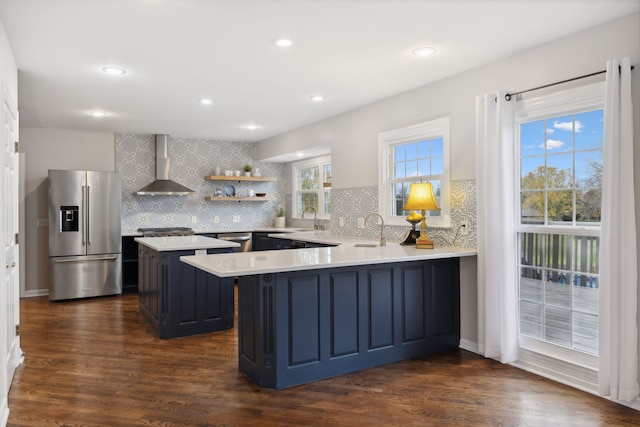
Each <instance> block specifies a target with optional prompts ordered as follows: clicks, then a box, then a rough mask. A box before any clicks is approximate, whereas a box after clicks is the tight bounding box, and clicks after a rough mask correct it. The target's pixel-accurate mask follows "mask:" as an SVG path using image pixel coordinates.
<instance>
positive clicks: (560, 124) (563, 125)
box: [553, 120, 584, 133]
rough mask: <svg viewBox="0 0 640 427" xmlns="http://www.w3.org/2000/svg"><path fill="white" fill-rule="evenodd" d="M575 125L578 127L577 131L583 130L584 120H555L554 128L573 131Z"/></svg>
mask: <svg viewBox="0 0 640 427" xmlns="http://www.w3.org/2000/svg"><path fill="white" fill-rule="evenodd" d="M574 125H575V129H576V133H580V132H582V128H583V127H584V125H583V124H582V122H580V120H575V121H573V122H559V121H557V120H556V121H555V122H553V127H554V129H560V130H568V131H572V130H573V127H574Z"/></svg>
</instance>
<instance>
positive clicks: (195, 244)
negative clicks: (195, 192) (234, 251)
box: [134, 235, 240, 252]
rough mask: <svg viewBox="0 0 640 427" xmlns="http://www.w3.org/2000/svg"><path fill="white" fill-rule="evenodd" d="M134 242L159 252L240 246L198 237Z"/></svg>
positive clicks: (169, 237)
mask: <svg viewBox="0 0 640 427" xmlns="http://www.w3.org/2000/svg"><path fill="white" fill-rule="evenodd" d="M134 240H135V241H136V242H138V243H141V244H143V245H145V246H148V247H150V248H151V249H154V250H156V251H159V252H166V251H185V250H195V249H223V248H236V247H239V246H240V243H236V242H229V241H227V240H220V239H214V238H211V237H205V236H198V235H194V236H164V237H136V238H135V239H134Z"/></svg>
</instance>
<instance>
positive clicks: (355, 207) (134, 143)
mask: <svg viewBox="0 0 640 427" xmlns="http://www.w3.org/2000/svg"><path fill="white" fill-rule="evenodd" d="M168 149H169V159H170V177H171V179H173V180H174V181H176V182H179V183H180V184H182V185H185V186H187V187H189V188H191V189H192V190H194V191H196V194H195V195H192V196H186V197H185V196H135V195H133V193H134V192H135V191H137V190H139V189H140V188H142V187H144V186H145V185H147V184H149V183H150V182H151V181H153V180H154V179H155V171H156V164H155V135H138V134H136V135H132V134H117V135H116V169H117V170H118V171H119V172H120V173H121V174H122V230H123V232H133V231H135V230H137V229H138V228H139V227H173V226H177V227H191V228H193V229H195V230H199V231H206V230H216V231H233V230H242V229H252V228H261V227H271V226H273V220H274V211H275V209H276V208H277V207H278V206H279V205H281V204H284V205H285V207H286V208H287V220H286V222H287V227H302V228H312V227H313V220H312V219H306V218H305V219H296V218H291V216H290V213H291V195H290V194H287V195H286V197H285V194H286V193H287V189H286V187H285V184H286V183H285V182H284V168H285V167H286V165H285V164H282V163H266V162H255V161H253V159H254V158H255V144H254V143H238V142H231V141H220V140H210V139H196V138H178V137H169V147H168ZM245 163H250V164H251V165H252V166H253V167H254V168H256V167H257V168H259V169H260V173H261V174H262V176H265V177H267V176H268V177H275V178H276V181H275V182H256V183H254V182H251V183H247V182H240V183H239V182H238V181H235V182H234V181H232V180H230V181H228V182H227V181H206V180H205V179H204V177H205V176H206V175H212V174H213V170H214V168H215V167H216V166H218V167H220V169H221V170H223V171H224V170H225V169H231V170H236V169H241V168H242V166H243V165H244V164H245ZM225 185H233V186H234V187H235V189H236V192H237V193H238V194H241V195H242V194H246V191H247V189H252V190H254V191H256V192H265V193H267V195H268V196H271V197H273V198H274V199H275V200H274V201H267V202H238V201H233V200H230V201H228V202H227V201H224V202H207V201H205V200H204V198H205V197H206V196H212V195H213V194H214V191H215V190H216V188H222V187H223V186H225ZM450 188H451V198H450V199H451V204H452V205H451V223H452V225H451V228H431V227H429V232H428V234H429V237H431V238H432V239H433V240H435V241H436V243H437V244H438V245H445V244H455V245H456V246H462V247H476V244H477V237H476V182H475V180H459V181H451V187H450ZM331 210H332V212H331V220H320V221H318V223H319V225H320V226H321V227H322V228H324V229H325V230H331V231H332V232H333V233H335V234H342V235H346V236H355V237H367V238H376V237H377V236H378V235H379V234H378V233H379V230H380V229H379V226H376V225H375V224H370V223H369V222H367V225H366V227H365V228H364V229H360V228H358V227H357V218H359V217H364V216H365V215H366V214H367V213H369V212H375V211H377V210H378V188H377V187H375V186H373V187H363V188H348V189H334V190H332V192H331ZM234 217H238V218H239V222H234V221H233V220H234ZM340 218H344V220H345V223H344V226H340ZM194 219H195V221H193V220H194ZM216 219H217V220H218V222H216ZM461 221H466V222H467V224H468V228H469V230H468V234H467V235H464V236H463V235H460V234H458V236H456V233H457V232H459V229H460V223H461ZM427 224H428V223H427ZM408 228H409V224H407V226H406V227H404V226H385V237H386V238H387V240H388V241H390V242H399V241H401V240H402V237H403V236H404V233H405V232H406V230H407V229H408Z"/></svg>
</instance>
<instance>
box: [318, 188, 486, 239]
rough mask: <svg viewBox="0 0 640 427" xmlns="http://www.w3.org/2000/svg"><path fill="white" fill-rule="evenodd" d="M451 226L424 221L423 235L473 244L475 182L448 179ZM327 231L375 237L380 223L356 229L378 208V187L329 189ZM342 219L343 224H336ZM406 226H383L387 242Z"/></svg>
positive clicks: (397, 237)
mask: <svg viewBox="0 0 640 427" xmlns="http://www.w3.org/2000/svg"><path fill="white" fill-rule="evenodd" d="M450 188H451V197H450V200H451V227H450V228H432V227H429V222H428V221H427V230H428V231H427V234H428V235H429V237H430V238H431V239H433V240H434V241H435V243H436V244H437V245H455V246H461V247H465V248H475V247H476V246H477V235H476V217H477V215H476V208H477V207H476V204H477V202H476V181H475V180H458V181H451V187H450ZM331 209H332V212H331V226H330V227H331V231H332V232H333V233H336V234H342V235H345V236H355V237H366V238H377V236H379V233H380V226H379V225H376V224H375V221H373V224H372V223H371V222H367V224H366V226H365V228H358V224H357V219H358V218H362V217H364V216H365V215H367V214H368V213H369V212H376V211H377V210H378V187H363V188H348V189H335V190H332V191H331ZM340 218H344V226H342V227H341V226H340ZM462 221H466V222H467V224H468V227H467V228H468V230H467V234H466V235H462V233H461V228H460V223H461V222H462ZM409 228H410V225H409V224H408V223H407V226H393V225H392V226H386V225H385V230H384V233H385V238H386V239H387V241H390V242H399V241H401V240H402V238H403V236H404V234H405V233H406V231H407V230H408V229H409Z"/></svg>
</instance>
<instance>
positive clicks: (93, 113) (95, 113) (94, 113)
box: [89, 111, 107, 117]
mask: <svg viewBox="0 0 640 427" xmlns="http://www.w3.org/2000/svg"><path fill="white" fill-rule="evenodd" d="M89 114H91V115H92V116H93V117H104V116H106V115H107V113H106V112H104V111H89Z"/></svg>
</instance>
